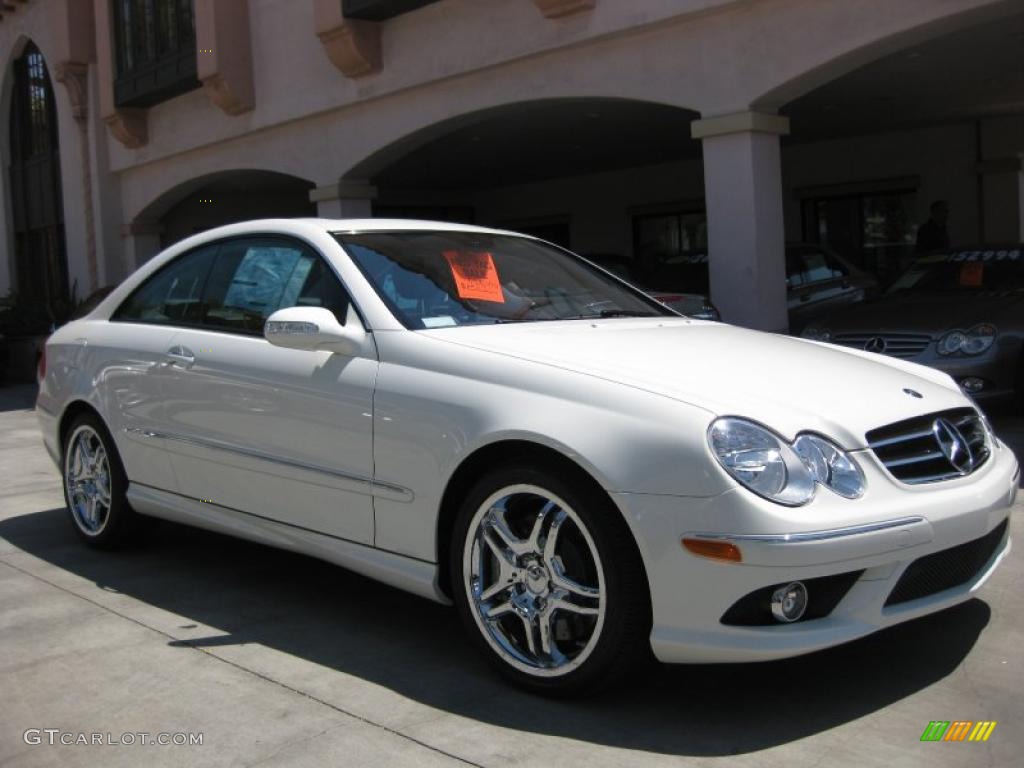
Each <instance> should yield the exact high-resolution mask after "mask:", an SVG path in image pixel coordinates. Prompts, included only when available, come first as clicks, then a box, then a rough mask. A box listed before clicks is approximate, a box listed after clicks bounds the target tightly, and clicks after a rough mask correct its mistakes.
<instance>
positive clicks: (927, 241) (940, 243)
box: [914, 200, 949, 255]
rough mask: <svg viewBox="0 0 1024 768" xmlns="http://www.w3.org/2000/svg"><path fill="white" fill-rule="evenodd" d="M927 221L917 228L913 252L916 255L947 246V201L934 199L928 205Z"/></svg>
mask: <svg viewBox="0 0 1024 768" xmlns="http://www.w3.org/2000/svg"><path fill="white" fill-rule="evenodd" d="M928 210H929V213H930V216H929V218H928V221H926V222H925V223H924V224H922V225H921V226H920V227H918V228H917V243H916V244H915V246H914V252H915V253H917V254H918V255H921V254H925V253H932V252H934V251H938V250H942V249H943V248H949V230H948V229H947V228H946V223H947V222H948V221H949V203H947V202H946V201H945V200H936V201H935V202H934V203H932V204H931V206H930V207H929V209H928Z"/></svg>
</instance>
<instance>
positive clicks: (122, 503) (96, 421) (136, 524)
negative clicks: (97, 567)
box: [61, 413, 148, 549]
mask: <svg viewBox="0 0 1024 768" xmlns="http://www.w3.org/2000/svg"><path fill="white" fill-rule="evenodd" d="M93 435H94V436H95V442H93V445H94V446H95V444H96V442H98V444H99V445H101V446H102V449H103V453H104V455H105V457H106V466H107V472H106V476H107V478H108V482H107V483H106V484H105V486H104V487H107V488H108V489H109V500H110V501H109V506H107V508H106V509H105V510H101V511H98V512H97V514H98V517H101V518H102V523H101V524H100V525H98V527H96V528H95V529H94V530H89V528H90V526H89V524H88V522H87V516H86V515H85V514H84V513H83V512H82V511H80V510H82V509H83V506H84V505H82V504H81V503H80V501H79V499H80V498H81V497H76V499H73V498H72V491H71V486H72V482H71V473H70V472H69V469H71V468H72V466H73V465H74V461H75V457H74V456H72V450H73V445H74V443H75V442H76V441H77V440H79V439H86V438H89V437H91V436H93ZM61 481H62V485H63V487H64V501H65V503H66V504H67V509H68V515H69V516H70V519H71V526H72V528H74V530H75V532H76V533H77V534H78V536H79V537H80V538H81V539H82V540H83V541H84V542H85V543H86V544H88V545H89V546H90V547H95V548H96V549H118V548H121V547H124V546H127V545H129V544H132V543H134V542H135V541H137V539H138V538H139V536H140V535H141V534H142V533H143V531H144V530H145V529H146V528H148V525H147V522H148V518H143V517H142V516H140V515H138V514H137V513H136V512H135V510H133V509H132V508H131V506H130V505H129V504H128V499H127V498H126V497H125V492H126V491H127V490H128V478H127V476H126V475H125V472H124V465H123V464H122V463H121V457H120V455H119V454H118V452H117V446H116V445H114V440H113V438H111V436H110V432H109V431H108V430H107V428H106V426H105V425H104V424H103V421H102V420H101V419H100V418H99V417H97V416H96V415H94V414H92V413H83V414H81V415H79V416H76V417H75V419H74V420H73V421H72V422H71V424H70V425H69V426H68V428H67V430H66V432H65V434H64V445H63V446H62V447H61ZM95 482H96V481H94V484H95ZM101 507H102V505H101Z"/></svg>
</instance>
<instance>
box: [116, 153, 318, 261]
mask: <svg viewBox="0 0 1024 768" xmlns="http://www.w3.org/2000/svg"><path fill="white" fill-rule="evenodd" d="M313 186H314V185H313V183H312V182H309V181H306V180H305V179H300V178H297V177H295V176H290V175H288V174H284V173H277V172H275V171H263V170H237V171H221V172H218V173H214V174H209V175H205V176H201V177H197V178H195V179H191V180H189V181H187V182H185V183H183V184H179V185H178V186H176V187H174V188H173V189H170V190H168V191H167V192H165V193H164V194H162V195H161V196H160V197H159V198H157V199H156V200H154V201H153V202H152V203H150V204H149V205H148V206H146V208H145V209H144V210H143V211H142V212H141V213H140V214H139V216H137V217H136V222H135V223H136V225H139V224H141V225H142V226H141V229H142V230H145V232H144V233H150V234H153V235H156V236H157V237H158V241H159V243H158V245H159V248H166V247H167V246H169V245H172V244H173V243H176V242H177V241H178V240H181V239H182V238H185V237H188V236H189V235H193V234H195V233H197V232H202V231H204V230H207V229H211V228H213V227H219V226H221V225H224V224H232V223H234V222H237V221H246V220H249V219H263V218H291V217H301V216H316V206H315V205H314V204H313V203H311V202H310V200H309V191H310V190H311V189H313ZM147 255H148V256H151V255H153V254H152V253H149V254H147Z"/></svg>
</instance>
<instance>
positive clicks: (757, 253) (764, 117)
mask: <svg viewBox="0 0 1024 768" xmlns="http://www.w3.org/2000/svg"><path fill="white" fill-rule="evenodd" d="M788 132H789V120H788V119H787V118H785V117H781V116H779V115H770V114H764V113H761V112H737V113H733V114H729V115H720V116H717V117H706V118H702V119H700V120H695V121H694V122H693V123H692V125H691V133H692V135H693V138H695V139H700V140H701V141H702V143H703V150H704V197H705V205H706V206H707V217H708V251H709V254H708V264H709V269H710V278H711V298H712V300H713V301H714V302H715V304H716V305H717V306H718V308H719V310H720V311H721V313H722V319H723V320H725V321H726V322H728V323H733V324H735V325H743V326H747V327H748V328H757V329H760V330H766V331H785V330H786V329H787V328H788V325H789V323H788V320H787V317H786V252H785V231H784V227H783V214H782V171H781V162H780V154H779V136H781V135H784V134H786V133H788Z"/></svg>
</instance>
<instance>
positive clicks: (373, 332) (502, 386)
mask: <svg viewBox="0 0 1024 768" xmlns="http://www.w3.org/2000/svg"><path fill="white" fill-rule="evenodd" d="M40 379H41V384H40V391H39V398H38V403H37V410H38V415H39V420H40V422H41V425H42V429H43V435H44V440H45V443H46V448H47V449H48V451H49V453H50V455H51V456H52V457H53V459H54V461H55V462H57V464H58V465H59V467H60V471H61V475H62V478H63V483H64V491H65V494H66V498H67V505H68V509H69V512H70V518H71V521H72V523H73V524H74V527H75V529H76V531H77V532H78V533H79V534H80V535H81V537H82V538H83V539H84V540H85V541H86V542H87V543H89V544H91V545H93V546H96V547H101V548H107V547H114V546H119V545H122V544H125V543H126V542H128V541H129V540H131V539H132V538H133V536H135V535H136V534H138V533H139V532H140V531H141V530H142V529H143V528H145V527H146V526H144V525H143V522H144V521H145V520H147V519H148V518H151V517H156V518H166V519H168V520H173V521H177V522H181V523H187V524H190V525H196V526H201V527H203V528H209V529H213V530H216V531H221V532H226V533H229V534H234V535H237V536H241V537H244V538H247V539H252V540H255V541H259V542H263V543H265V544H270V545H272V546H277V547H283V548H286V549H290V550H295V551H298V552H303V553H306V554H308V555H312V556H314V557H318V558H323V559H325V560H328V561H331V562H333V563H337V564H338V565H341V566H344V567H346V568H350V569H352V570H354V571H358V572H360V573H362V574H366V575H368V576H370V577H373V578H375V579H379V580H380V581H383V582H386V583H387V584H390V585H393V586H395V587H398V588H399V589H404V590H408V591H410V592H414V593H417V594H419V595H423V596H425V597H428V598H430V599H433V600H437V601H439V602H444V603H454V604H455V606H456V608H457V610H458V612H459V614H460V616H461V618H462V620H463V622H464V623H465V626H466V629H467V631H468V632H469V634H470V635H471V637H472V638H473V643H474V644H475V645H477V646H478V647H479V649H480V650H481V651H482V652H483V653H484V654H485V655H486V656H487V657H488V658H489V659H490V660H491V662H493V663H494V665H495V666H496V667H497V668H498V669H499V670H500V671H501V672H502V673H503V674H504V675H506V676H507V677H508V678H510V679H511V680H512V681H514V682H515V683H517V684H519V685H522V686H524V687H526V688H528V689H531V690H533V691H538V692H546V693H552V694H556V693H557V694H566V693H580V692H583V691H587V690H591V689H593V688H594V687H596V686H598V685H601V684H605V683H608V682H611V681H615V680H618V679H622V678H623V677H624V676H625V675H626V674H627V673H628V672H629V671H630V670H631V669H635V666H636V665H637V664H638V663H639V662H641V661H643V660H644V658H645V657H649V656H650V655H651V653H652V652H653V655H654V656H655V657H656V658H658V659H660V660H662V661H665V662H741V661H751V660H759V659H775V658H780V657H784V656H792V655H796V654H801V653H806V652H809V651H814V650H816V649H820V648H825V647H828V646H833V645H836V644H838V643H843V642H847V641H849V640H853V639H854V638H858V637H861V636H863V635H866V634H868V633H871V632H874V631H876V630H878V629H880V628H882V627H886V626H890V625H892V624H895V623H898V622H901V621H906V620H907V619H912V618H914V617H917V616H921V615H923V614H927V613H931V612H933V611H937V610H940V609H943V608H946V607H948V606H951V605H954V604H956V603H959V602H961V601H964V600H967V599H968V598H970V597H971V595H972V594H974V593H975V592H976V591H977V590H978V588H979V587H980V586H981V584H982V582H984V581H985V579H986V578H987V577H988V575H989V574H990V573H991V572H992V571H993V569H994V568H995V567H996V565H997V564H998V563H999V561H1000V559H1001V558H1002V557H1004V556H1005V554H1006V553H1007V552H1008V551H1009V548H1010V541H1009V531H1008V516H1009V508H1010V506H1011V505H1012V504H1013V502H1014V498H1015V494H1016V490H1017V486H1018V480H1019V474H1020V470H1019V467H1018V464H1017V461H1016V459H1015V458H1014V455H1013V453H1012V452H1011V451H1010V450H1009V449H1008V448H1006V447H1005V446H1004V445H1003V444H1002V443H1001V442H1000V441H999V440H998V439H997V438H996V436H995V435H994V434H993V433H992V430H991V428H990V427H989V424H988V422H987V421H986V420H985V418H984V416H983V415H982V414H981V413H979V411H978V410H977V409H976V408H975V407H974V404H973V403H972V401H971V400H970V399H969V398H968V397H966V396H965V395H964V394H963V393H962V392H961V391H960V390H959V389H958V388H957V386H956V385H955V384H954V382H953V380H952V379H950V378H949V376H947V375H945V374H943V373H939V372H937V371H934V370H931V369H929V368H925V367H922V366H919V365H913V364H911V363H907V362H904V361H900V360H897V359H893V358H890V357H883V356H881V355H874V354H871V353H867V352H860V351H855V350H851V349H848V348H843V347H837V346H832V345H829V344H822V343H818V342H814V341H808V340H804V339H795V338H788V337H785V336H779V335H772V334H767V333H759V332H755V331H750V330H745V329H743V328H737V327H733V326H730V325H724V324H721V323H716V322H708V321H701V320H696V319H693V318H688V317H684V316H681V315H678V314H675V313H674V312H672V311H671V310H669V309H667V308H666V307H664V306H662V305H661V304H659V303H658V302H656V301H654V300H653V299H651V298H650V297H648V296H646V295H645V294H643V293H642V292H640V291H638V290H637V289H635V288H633V287H632V286H630V285H629V284H627V283H625V282H623V281H622V280H620V279H618V278H616V277H615V276H613V275H611V274H610V273H608V272H605V271H604V270H602V269H600V268H598V267H596V266H594V265H593V264H591V263H590V262H587V261H586V260H584V259H581V258H580V257H578V256H575V255H573V254H571V253H569V252H567V251H565V250H562V249H560V248H557V247H555V246H553V245H550V244H548V243H545V242H543V241H540V240H537V239H534V238H531V237H526V236H522V235H517V234H514V233H511V232H502V231H497V230H491V229H484V228H480V227H472V226H461V225H456V224H444V223H437V222H422V221H397V220H379V219H378V220H351V221H349V220H339V221H331V220H322V219H302V220H284V219H281V220H276V219H275V220H264V221H253V222H246V223H242V224H234V225H230V226H226V227H221V228H218V229H214V230H211V231H208V232H204V233H202V234H199V235H195V236H193V237H190V238H188V239H186V240H183V241H181V242H179V243H177V244H176V245H174V246H172V247H171V248H169V249H167V250H166V251H164V252H163V253H161V254H160V255H158V256H156V257H155V258H153V259H152V260H151V261H149V262H148V263H146V264H145V265H144V266H142V267H141V268H140V269H139V270H138V271H137V272H135V274H133V275H132V276H131V277H130V278H128V279H127V280H126V281H125V282H124V283H123V284H122V285H120V286H119V287H118V288H117V289H116V290H114V291H113V292H112V293H111V294H110V295H109V296H108V297H107V298H106V299H105V300H104V301H102V303H100V304H99V305H98V306H97V307H96V308H95V309H94V310H93V311H92V312H90V313H89V314H88V315H86V316H85V317H83V318H81V319H79V320H76V321H74V322H71V323H69V324H68V325H66V326H64V327H62V328H60V329H59V330H57V331H56V333H54V334H53V336H52V337H51V338H50V339H49V341H48V342H47V344H46V351H45V356H44V357H43V359H42V361H41V363H40ZM211 588H215V585H211ZM424 631H429V630H427V629H425V630H424Z"/></svg>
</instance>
